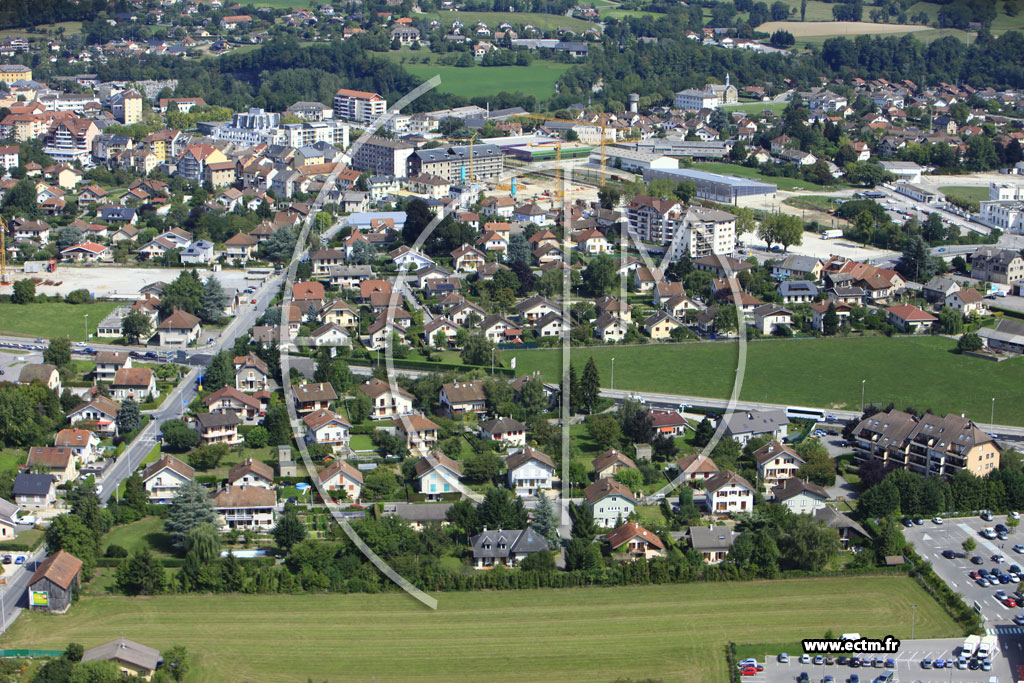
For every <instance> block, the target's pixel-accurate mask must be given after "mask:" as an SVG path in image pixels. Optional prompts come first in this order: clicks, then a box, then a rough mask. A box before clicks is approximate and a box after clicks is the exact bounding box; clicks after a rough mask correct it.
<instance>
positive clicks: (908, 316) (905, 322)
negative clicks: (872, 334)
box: [885, 304, 938, 334]
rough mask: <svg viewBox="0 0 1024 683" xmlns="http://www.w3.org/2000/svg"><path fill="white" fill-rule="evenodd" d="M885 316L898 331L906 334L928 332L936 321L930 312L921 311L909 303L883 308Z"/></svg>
mask: <svg viewBox="0 0 1024 683" xmlns="http://www.w3.org/2000/svg"><path fill="white" fill-rule="evenodd" d="M885 312H886V314H887V315H886V317H887V319H888V321H889V322H890V323H891V324H892V325H894V326H895V327H896V329H898V330H899V331H900V332H905V333H908V334H919V333H923V332H928V331H930V330H931V328H932V326H933V325H934V324H935V323H936V322H938V318H936V317H935V316H934V315H932V314H931V313H928V312H926V311H922V310H921V309H920V308H918V307H917V306H912V305H910V304H899V305H898V306H889V307H888V308H887V309H885Z"/></svg>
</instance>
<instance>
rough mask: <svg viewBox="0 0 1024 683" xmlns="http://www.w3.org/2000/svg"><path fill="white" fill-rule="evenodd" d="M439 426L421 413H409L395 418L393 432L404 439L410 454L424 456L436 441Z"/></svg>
mask: <svg viewBox="0 0 1024 683" xmlns="http://www.w3.org/2000/svg"><path fill="white" fill-rule="evenodd" d="M438 429H439V427H438V426H437V425H436V424H435V423H434V422H433V421H432V420H429V419H427V418H425V417H423V416H422V415H417V414H415V413H411V414H409V415H402V416H401V417H398V418H397V419H395V432H396V433H397V434H398V436H401V437H403V438H404V439H405V445H406V446H408V448H409V453H410V454H412V455H418V456H424V455H427V454H428V453H430V451H431V450H432V449H433V448H434V445H435V444H436V443H437V430H438Z"/></svg>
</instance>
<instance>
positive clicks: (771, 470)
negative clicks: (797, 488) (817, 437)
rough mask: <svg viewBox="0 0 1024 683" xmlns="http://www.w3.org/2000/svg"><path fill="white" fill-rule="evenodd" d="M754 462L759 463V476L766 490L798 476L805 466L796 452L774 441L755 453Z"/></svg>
mask: <svg viewBox="0 0 1024 683" xmlns="http://www.w3.org/2000/svg"><path fill="white" fill-rule="evenodd" d="M754 460H756V461H757V476H758V478H759V479H760V480H761V483H762V484H764V487H765V488H766V489H771V488H772V487H773V486H777V485H778V484H781V483H782V482H783V481H785V480H787V479H789V478H790V477H794V476H796V471H797V470H798V469H800V468H801V467H802V466H803V465H804V464H805V462H804V459H803V458H801V457H800V455H799V454H797V452H796V451H794V450H793V449H792V448H790V447H789V446H786V445H783V444H782V443H780V442H779V441H778V440H774V439H773V440H772V441H769V442H768V443H766V444H765V445H763V446H761V447H760V448H758V449H757V450H756V451H754Z"/></svg>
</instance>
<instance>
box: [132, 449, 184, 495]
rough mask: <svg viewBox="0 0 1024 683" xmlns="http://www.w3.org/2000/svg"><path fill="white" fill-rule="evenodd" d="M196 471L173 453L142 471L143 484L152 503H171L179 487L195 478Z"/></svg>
mask: <svg viewBox="0 0 1024 683" xmlns="http://www.w3.org/2000/svg"><path fill="white" fill-rule="evenodd" d="M195 476H196V471H195V470H194V469H192V468H191V467H190V466H188V465H186V464H185V463H183V462H182V461H181V460H178V459H177V458H175V457H174V456H173V455H165V456H163V457H162V458H160V459H159V460H157V461H156V462H154V463H151V464H150V465H149V466H147V467H146V469H145V470H143V471H142V485H143V486H144V487H145V488H146V496H147V497H148V499H149V502H150V503H156V504H164V503H170V502H171V500H172V499H173V498H174V496H175V495H177V493H178V487H179V486H181V485H182V484H185V483H186V482H190V481H192V480H193V479H195Z"/></svg>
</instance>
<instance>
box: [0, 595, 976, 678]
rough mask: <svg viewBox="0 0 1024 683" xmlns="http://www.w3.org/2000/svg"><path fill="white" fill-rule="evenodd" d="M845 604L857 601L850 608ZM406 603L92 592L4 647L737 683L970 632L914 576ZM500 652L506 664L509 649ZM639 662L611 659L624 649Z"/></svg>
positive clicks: (212, 668)
mask: <svg viewBox="0 0 1024 683" xmlns="http://www.w3.org/2000/svg"><path fill="white" fill-rule="evenodd" d="M837 596H854V599H852V600H840V602H841V603H842V605H841V607H840V606H839V603H838V602H837ZM436 597H437V598H438V599H439V600H438V609H437V610H436V611H435V610H430V609H427V608H425V607H424V606H423V605H421V604H420V603H419V602H417V601H415V600H413V599H411V598H409V597H408V596H406V595H400V594H396V593H389V594H377V595H339V594H320V595H304V594H302V595H162V596H157V597H146V598H123V597H102V596H100V597H91V596H88V595H86V596H85V597H83V598H82V599H81V600H80V601H78V602H77V603H75V605H74V607H72V609H71V611H70V612H69V613H68V614H67V615H65V616H62V617H60V618H54V617H52V616H50V615H46V614H38V613H29V612H24V613H22V615H21V617H20V618H19V619H18V621H17V622H16V623H15V624H14V625H13V626H12V627H11V628H10V629H9V630H8V631H7V634H6V635H5V636H4V637H3V638H2V639H0V644H2V646H3V647H4V648H22V647H31V648H54V649H61V650H62V649H64V648H65V647H66V646H67V644H68V642H71V641H74V642H78V643H82V644H83V645H84V646H85V647H86V648H90V647H94V646H96V645H98V644H100V643H105V642H109V641H111V640H114V639H116V638H118V637H120V636H121V635H122V634H123V635H125V636H126V637H130V638H131V639H132V640H135V641H137V642H140V643H144V644H146V645H149V646H150V647H155V648H157V649H159V650H166V649H168V648H170V647H171V646H173V645H184V646H185V647H187V648H188V650H189V653H190V654H192V655H193V664H192V671H191V672H190V674H189V677H188V680H190V681H227V680H236V681H237V680H253V681H261V682H262V683H274V682H275V681H283V682H284V681H286V682H288V683H291V682H292V681H297V680H305V679H306V678H307V677H309V678H312V679H314V680H342V679H344V680H370V679H371V678H373V677H376V679H377V680H382V681H385V680H386V681H397V680H417V681H479V680H490V679H493V677H494V671H495V670H496V659H495V657H496V656H497V658H498V660H497V661H499V662H500V664H499V665H498V668H499V669H500V670H501V672H502V673H501V678H502V680H508V681H540V680H543V681H611V680H615V679H617V678H623V679H624V678H629V679H632V680H641V679H645V678H652V679H659V680H666V681H669V680H671V681H693V682H694V683H725V682H726V681H727V680H729V679H728V672H727V671H726V664H725V657H724V649H725V646H726V644H727V642H728V641H729V640H733V641H735V642H738V643H756V642H764V641H766V640H771V641H774V642H783V643H784V642H793V641H797V640H800V639H801V638H806V637H820V636H821V634H823V633H824V632H825V631H826V630H827V629H832V630H833V631H834V632H836V633H848V632H858V633H860V634H861V635H863V636H864V637H866V638H880V637H883V636H885V635H888V634H892V635H893V636H895V637H897V638H909V637H910V621H911V619H910V614H911V605H917V615H916V624H915V629H916V636H917V637H918V638H939V637H951V636H959V635H961V631H960V629H959V628H958V627H957V626H956V625H955V624H954V623H953V621H952V620H951V619H950V618H949V617H948V616H947V615H946V614H945V612H944V611H943V610H942V609H941V608H940V607H939V605H938V604H937V603H936V602H935V601H934V600H933V599H931V598H930V597H928V595H926V594H925V592H924V591H923V590H922V589H921V588H920V587H919V586H918V585H917V584H916V583H914V582H913V581H912V580H911V579H909V578H906V577H903V576H858V577H830V578H820V579H793V580H785V581H751V582H727V583H715V584H704V583H695V584H686V585H657V586H629V587H616V588H578V589H568V590H522V591H474V592H466V593H441V594H438V595H437V596H436ZM499 652H500V655H496V653H499ZM613 652H619V653H628V656H618V657H609V656H608V655H609V653H613Z"/></svg>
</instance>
